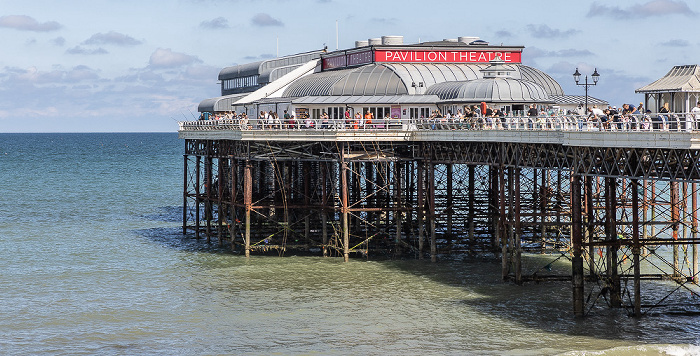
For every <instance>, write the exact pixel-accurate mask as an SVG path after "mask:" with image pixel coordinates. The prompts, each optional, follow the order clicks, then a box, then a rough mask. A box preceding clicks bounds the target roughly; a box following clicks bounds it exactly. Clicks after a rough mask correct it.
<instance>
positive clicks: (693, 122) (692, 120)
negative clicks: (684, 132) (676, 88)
mask: <svg viewBox="0 0 700 356" xmlns="http://www.w3.org/2000/svg"><path fill="white" fill-rule="evenodd" d="M699 122H700V101H698V104H697V105H695V107H694V108H693V109H691V110H690V115H688V120H687V123H688V124H687V125H688V131H693V130H696V129H697V128H698V123H699Z"/></svg>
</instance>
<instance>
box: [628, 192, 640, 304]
mask: <svg viewBox="0 0 700 356" xmlns="http://www.w3.org/2000/svg"><path fill="white" fill-rule="evenodd" d="M638 186H639V182H638V181H637V179H632V180H631V182H630V190H631V194H632V244H633V245H632V258H633V260H634V261H633V263H634V316H637V317H639V316H642V295H641V290H642V289H641V279H640V275H641V269H640V266H639V253H640V252H641V243H640V242H639V196H638V195H639V187H638Z"/></svg>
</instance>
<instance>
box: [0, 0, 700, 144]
mask: <svg viewBox="0 0 700 356" xmlns="http://www.w3.org/2000/svg"><path fill="white" fill-rule="evenodd" d="M336 20H337V21H338V27H339V47H340V48H341V49H343V48H350V47H352V46H353V45H354V41H355V40H361V39H368V38H375V37H380V36H382V35H402V36H404V43H415V42H418V41H419V40H420V41H434V40H441V39H443V38H456V37H458V36H478V37H480V38H481V39H484V40H486V41H489V42H490V43H492V44H501V43H502V44H504V45H522V46H525V49H524V51H523V62H524V63H525V64H527V65H530V66H533V67H536V68H538V69H541V70H543V71H545V72H547V73H548V74H550V75H551V76H553V77H554V78H555V79H556V80H558V81H559V83H560V84H561V85H562V87H563V88H564V91H565V92H566V93H567V94H578V95H583V88H582V87H576V86H575V85H574V81H573V77H572V75H571V74H572V73H573V72H574V70H575V69H576V67H578V68H579V71H580V72H581V73H582V74H583V75H586V74H589V75H590V74H591V73H593V69H594V68H597V69H598V72H599V73H600V75H601V76H600V82H599V84H598V85H597V86H595V87H592V88H591V89H590V92H589V93H590V95H592V96H595V97H598V98H601V99H605V100H608V101H609V102H610V103H611V104H614V105H621V104H623V103H639V102H640V101H641V100H642V96H641V95H639V94H635V93H634V89H636V88H639V87H641V86H643V85H645V84H648V83H650V82H652V81H654V80H656V79H658V78H660V77H661V76H663V75H664V74H666V72H668V70H669V69H671V67H672V66H674V65H681V64H700V46H698V44H699V42H700V38H699V37H698V35H697V34H698V33H700V4H699V3H697V2H694V1H689V0H685V1H683V0H678V1H675V0H653V1H646V0H630V1H585V0H583V1H561V0H556V1H550V0H533V1H520V0H517V1H515V0H514V1H506V0H491V1H480V2H476V1H443V0H432V1H425V0H418V1H414V0H403V1H369V0H353V1H346V0H173V1H148V0H146V1H144V0H140V1H134V0H120V1H117V0H111V1H110V0H81V1H78V0H64V1H55V0H29V1H16V0H12V1H11V0H0V43H2V47H3V48H2V50H1V51H0V132H133V131H137V132H150V131H166V132H167V131H171V132H172V131H176V130H177V124H176V121H178V120H184V119H185V118H191V117H192V113H196V110H197V104H198V103H199V102H200V101H201V100H203V99H205V98H208V97H213V96H218V95H219V90H220V89H219V85H218V84H217V75H218V72H219V71H220V70H221V68H223V67H226V66H230V65H234V64H242V63H247V62H252V61H256V60H260V59H265V58H272V57H274V56H275V55H276V53H277V39H279V54H280V55H286V54H293V53H297V52H304V51H310V50H315V49H320V48H322V47H323V45H324V44H326V45H328V47H329V49H335V48H336Z"/></svg>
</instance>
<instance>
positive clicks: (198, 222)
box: [194, 156, 202, 240]
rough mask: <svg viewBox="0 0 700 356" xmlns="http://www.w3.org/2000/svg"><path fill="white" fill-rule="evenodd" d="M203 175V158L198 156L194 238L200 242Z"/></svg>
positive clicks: (196, 164) (196, 163) (195, 184)
mask: <svg viewBox="0 0 700 356" xmlns="http://www.w3.org/2000/svg"><path fill="white" fill-rule="evenodd" d="M201 174H202V156H197V158H196V160H195V183H194V195H195V199H194V201H195V218H194V219H195V221H194V238H195V239H198V240H199V229H200V225H201V218H200V216H201V210H200V209H201V208H200V204H201V201H202V195H201V194H202V189H201V178H200V177H201Z"/></svg>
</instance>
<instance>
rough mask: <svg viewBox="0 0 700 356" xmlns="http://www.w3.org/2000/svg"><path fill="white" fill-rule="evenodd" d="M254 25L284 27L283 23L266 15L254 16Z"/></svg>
mask: <svg viewBox="0 0 700 356" xmlns="http://www.w3.org/2000/svg"><path fill="white" fill-rule="evenodd" d="M252 22H253V25H256V26H261V27H267V26H284V24H283V23H282V21H280V20H278V19H274V18H272V16H270V15H268V14H265V13H258V14H255V16H253V19H252Z"/></svg>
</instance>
